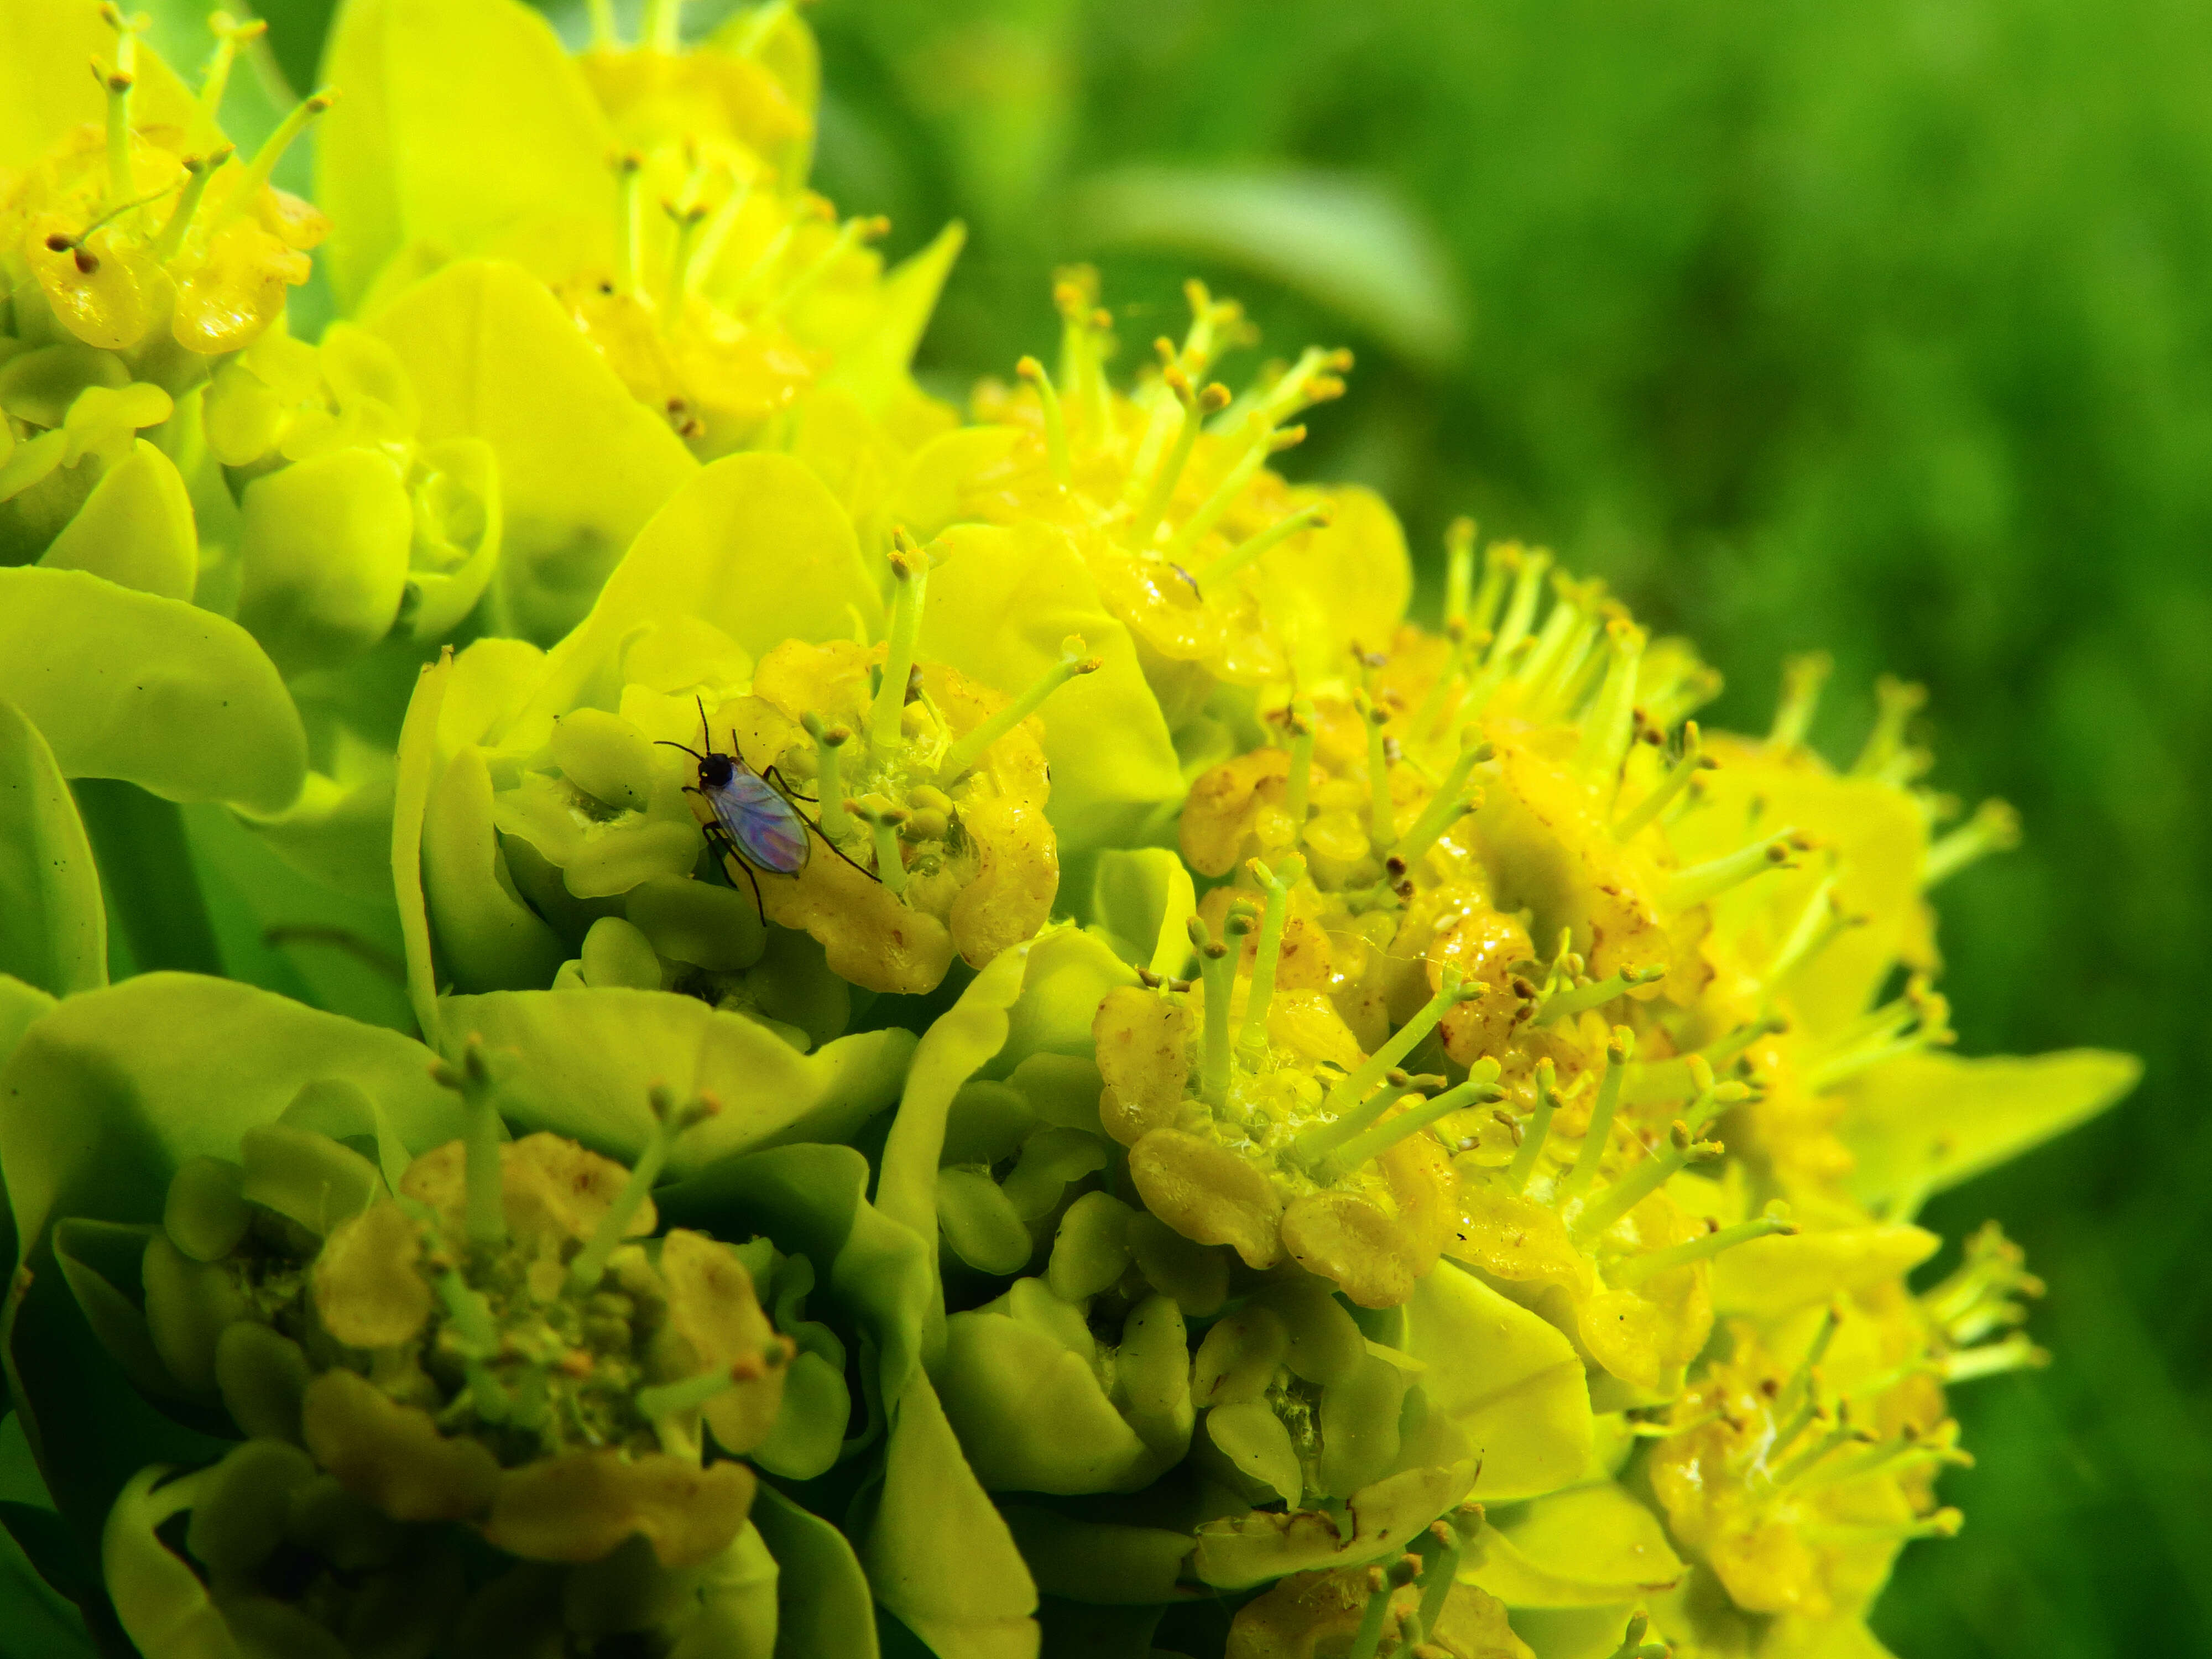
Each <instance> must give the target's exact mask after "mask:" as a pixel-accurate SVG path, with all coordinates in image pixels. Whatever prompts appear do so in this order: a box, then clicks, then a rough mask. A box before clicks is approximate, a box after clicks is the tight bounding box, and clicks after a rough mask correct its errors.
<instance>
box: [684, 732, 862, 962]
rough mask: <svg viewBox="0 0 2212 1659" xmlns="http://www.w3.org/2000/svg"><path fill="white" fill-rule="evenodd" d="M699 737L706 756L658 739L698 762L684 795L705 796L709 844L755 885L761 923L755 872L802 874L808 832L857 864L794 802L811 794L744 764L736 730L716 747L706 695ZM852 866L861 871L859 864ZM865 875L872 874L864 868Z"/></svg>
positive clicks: (770, 772) (763, 911)
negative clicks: (723, 746)
mask: <svg viewBox="0 0 2212 1659" xmlns="http://www.w3.org/2000/svg"><path fill="white" fill-rule="evenodd" d="M699 734H700V735H699V741H700V742H702V743H703V744H706V745H707V750H706V752H705V753H704V754H702V753H700V752H699V750H696V749H694V748H692V747H690V745H689V744H681V743H674V742H671V741H670V740H669V739H668V738H661V739H660V740H659V741H660V743H661V744H662V746H663V747H665V748H669V749H681V750H683V751H684V753H685V754H687V755H689V756H690V757H691V758H692V759H693V760H695V761H697V762H698V763H699V781H698V783H697V784H696V786H695V785H691V784H686V785H685V786H684V790H685V793H689V794H694V795H698V796H700V797H702V799H705V801H706V803H707V805H708V806H709V807H711V808H712V809H713V810H714V823H711V824H709V825H708V827H707V840H708V844H709V845H711V846H713V847H714V849H715V851H716V852H718V853H720V854H722V855H723V856H725V857H734V858H735V859H736V860H737V861H738V868H739V869H740V870H742V871H744V872H745V879H746V880H747V881H748V882H750V884H752V890H753V908H755V909H756V910H759V911H760V912H761V918H762V920H763V921H766V920H767V911H766V909H765V908H763V905H762V903H761V890H760V879H759V878H758V877H757V876H755V875H754V874H753V872H754V870H755V869H756V868H758V869H762V870H765V871H767V872H769V873H770V874H772V875H778V876H795V875H797V874H799V872H800V871H802V870H804V869H805V868H806V860H807V856H808V854H810V853H811V851H812V850H813V848H811V845H810V844H809V843H808V842H807V839H806V832H807V831H808V830H810V829H811V830H812V831H813V832H814V833H815V834H816V835H817V836H822V844H823V846H824V847H827V848H829V850H830V851H831V852H833V853H836V854H837V856H838V857H839V858H841V859H845V862H846V863H848V864H853V860H851V859H849V858H846V857H845V854H844V853H843V852H842V851H841V850H840V849H839V848H838V847H837V844H836V842H832V841H831V840H830V839H829V836H824V835H823V834H822V826H821V825H820V824H818V823H815V822H814V821H813V819H811V818H810V817H807V816H806V814H805V813H804V812H802V811H799V808H798V806H797V805H794V804H793V801H794V798H796V799H799V800H804V799H810V798H809V797H806V796H803V795H799V793H798V791H796V790H794V789H793V788H792V787H791V786H790V784H789V782H788V781H787V780H786V779H785V778H784V776H783V775H782V773H781V772H780V771H778V770H777V769H775V767H774V766H773V765H771V766H770V767H769V769H768V770H767V771H766V772H765V773H760V772H756V771H754V770H753V769H752V768H751V767H750V766H748V765H746V764H745V760H744V756H743V755H741V754H739V753H738V752H737V750H738V734H737V733H736V732H734V731H732V732H731V733H730V750H731V752H730V753H728V754H723V753H722V752H721V751H720V750H717V749H716V748H715V747H714V733H713V732H711V731H709V730H708V726H707V705H706V702H705V700H704V699H701V700H700V702H699ZM853 867H854V869H856V870H860V869H861V866H859V865H857V864H853ZM861 873H862V874H864V875H867V874H872V872H869V871H866V870H861Z"/></svg>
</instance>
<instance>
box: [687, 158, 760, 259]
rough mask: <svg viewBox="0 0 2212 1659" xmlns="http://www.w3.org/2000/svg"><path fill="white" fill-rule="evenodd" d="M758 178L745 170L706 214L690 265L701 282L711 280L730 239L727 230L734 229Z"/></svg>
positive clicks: (729, 231) (750, 197) (755, 174)
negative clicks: (703, 227) (725, 245)
mask: <svg viewBox="0 0 2212 1659" xmlns="http://www.w3.org/2000/svg"><path fill="white" fill-rule="evenodd" d="M758 178H759V175H758V174H757V173H747V174H746V175H745V176H744V178H743V179H739V180H738V184H737V187H736V188H735V189H733V190H732V191H730V192H729V193H728V194H727V195H726V196H724V197H722V199H721V201H720V204H718V205H717V206H716V207H715V209H714V212H713V213H711V214H709V215H708V218H707V228H706V229H704V230H702V232H700V233H699V240H698V242H697V243H696V246H694V248H693V251H692V254H691V263H692V267H693V269H695V270H697V271H698V272H699V273H700V281H701V282H702V283H705V282H707V281H709V280H711V278H712V276H713V274H714V266H715V264H716V263H717V262H718V261H720V258H721V257H722V247H723V245H724V244H725V243H726V242H727V241H728V240H730V233H731V232H732V231H733V230H735V229H736V228H737V227H738V217H739V216H741V215H742V214H743V213H744V210H745V204H746V203H747V202H749V201H750V200H751V199H752V194H753V186H754V185H755V184H756V183H757V180H758Z"/></svg>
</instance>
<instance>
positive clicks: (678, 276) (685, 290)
mask: <svg viewBox="0 0 2212 1659" xmlns="http://www.w3.org/2000/svg"><path fill="white" fill-rule="evenodd" d="M661 211H662V212H664V213H665V214H666V215H667V216H668V218H669V222H670V223H671V224H673V225H674V226H675V227H676V249H675V252H674V253H673V254H672V255H671V257H670V258H669V262H668V286H667V288H666V289H664V290H663V291H662V294H661V300H660V331H661V332H662V333H664V334H665V333H667V332H668V331H670V330H671V329H672V328H674V327H675V326H676V325H678V323H680V322H681V321H683V319H684V306H685V304H686V303H687V302H688V301H690V297H691V256H692V253H693V252H694V251H695V249H696V245H697V242H698V237H699V226H700V224H701V223H702V222H703V221H704V220H705V218H706V217H707V210H706V209H705V208H703V207H701V206H699V205H698V204H696V203H694V204H691V205H690V206H689V207H683V208H679V207H678V206H677V205H676V204H674V203H672V202H664V203H662V204H661Z"/></svg>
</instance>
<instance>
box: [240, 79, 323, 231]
mask: <svg viewBox="0 0 2212 1659" xmlns="http://www.w3.org/2000/svg"><path fill="white" fill-rule="evenodd" d="M337 96H338V95H337V93H335V92H331V91H328V90H325V91H322V92H319V93H316V94H313V96H312V97H308V98H303V99H301V100H300V101H299V103H298V104H296V105H295V106H293V110H292V112H291V113H290V114H289V115H287V116H286V117H285V118H283V120H282V121H280V122H278V123H277V124H276V131H274V132H272V133H270V135H269V137H267V139H266V140H264V142H263V143H262V146H261V148H260V149H258V150H256V151H255V152H254V153H253V159H252V161H249V162H247V163H246V177H245V178H244V179H242V180H240V184H239V187H238V188H237V189H236V190H234V191H232V192H231V194H230V197H229V208H228V212H229V214H230V216H231V217H233V218H236V217H238V216H240V215H242V214H246V213H250V212H252V210H253V204H255V203H256V202H258V200H259V199H260V197H261V192H262V191H264V190H266V189H267V188H268V187H269V177H270V174H271V173H275V172H276V163H277V162H279V161H282V160H283V158H284V152H285V151H286V150H288V149H291V147H292V141H293V140H294V139H295V138H297V137H299V136H300V135H301V133H303V132H305V131H307V128H308V126H309V125H311V124H313V121H314V120H315V119H316V118H317V117H319V116H320V115H321V114H322V113H323V112H325V110H327V109H329V108H330V106H331V105H332V104H334V103H336V102H337Z"/></svg>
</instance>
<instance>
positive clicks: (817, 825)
mask: <svg viewBox="0 0 2212 1659" xmlns="http://www.w3.org/2000/svg"><path fill="white" fill-rule="evenodd" d="M791 810H792V811H794V812H799V809H798V807H796V806H793V808H792V809H791ZM799 822H800V823H803V824H805V826H806V827H807V828H808V829H811V830H812V831H813V832H814V833H815V834H816V835H817V836H821V837H822V844H823V846H824V847H826V848H829V850H830V851H831V852H833V853H835V854H836V855H837V856H838V857H839V858H841V859H842V860H845V862H846V863H848V864H849V865H851V866H853V867H854V869H855V870H858V871H859V872H860V873H861V874H862V875H864V876H866V878H868V879H869V880H870V881H872V882H875V883H876V884H878V885H881V884H882V882H883V879H884V878H882V877H881V876H879V875H878V874H877V873H876V872H874V871H872V870H871V869H869V868H868V866H866V865H865V864H863V863H861V862H860V860H858V859H856V858H854V856H853V855H852V854H850V853H848V852H847V851H846V850H845V849H844V848H842V847H840V846H838V845H837V843H836V842H834V841H832V840H830V839H829V831H828V830H827V829H823V827H822V823H821V821H820V820H819V819H817V818H810V817H807V816H806V814H805V813H804V812H799Z"/></svg>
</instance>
